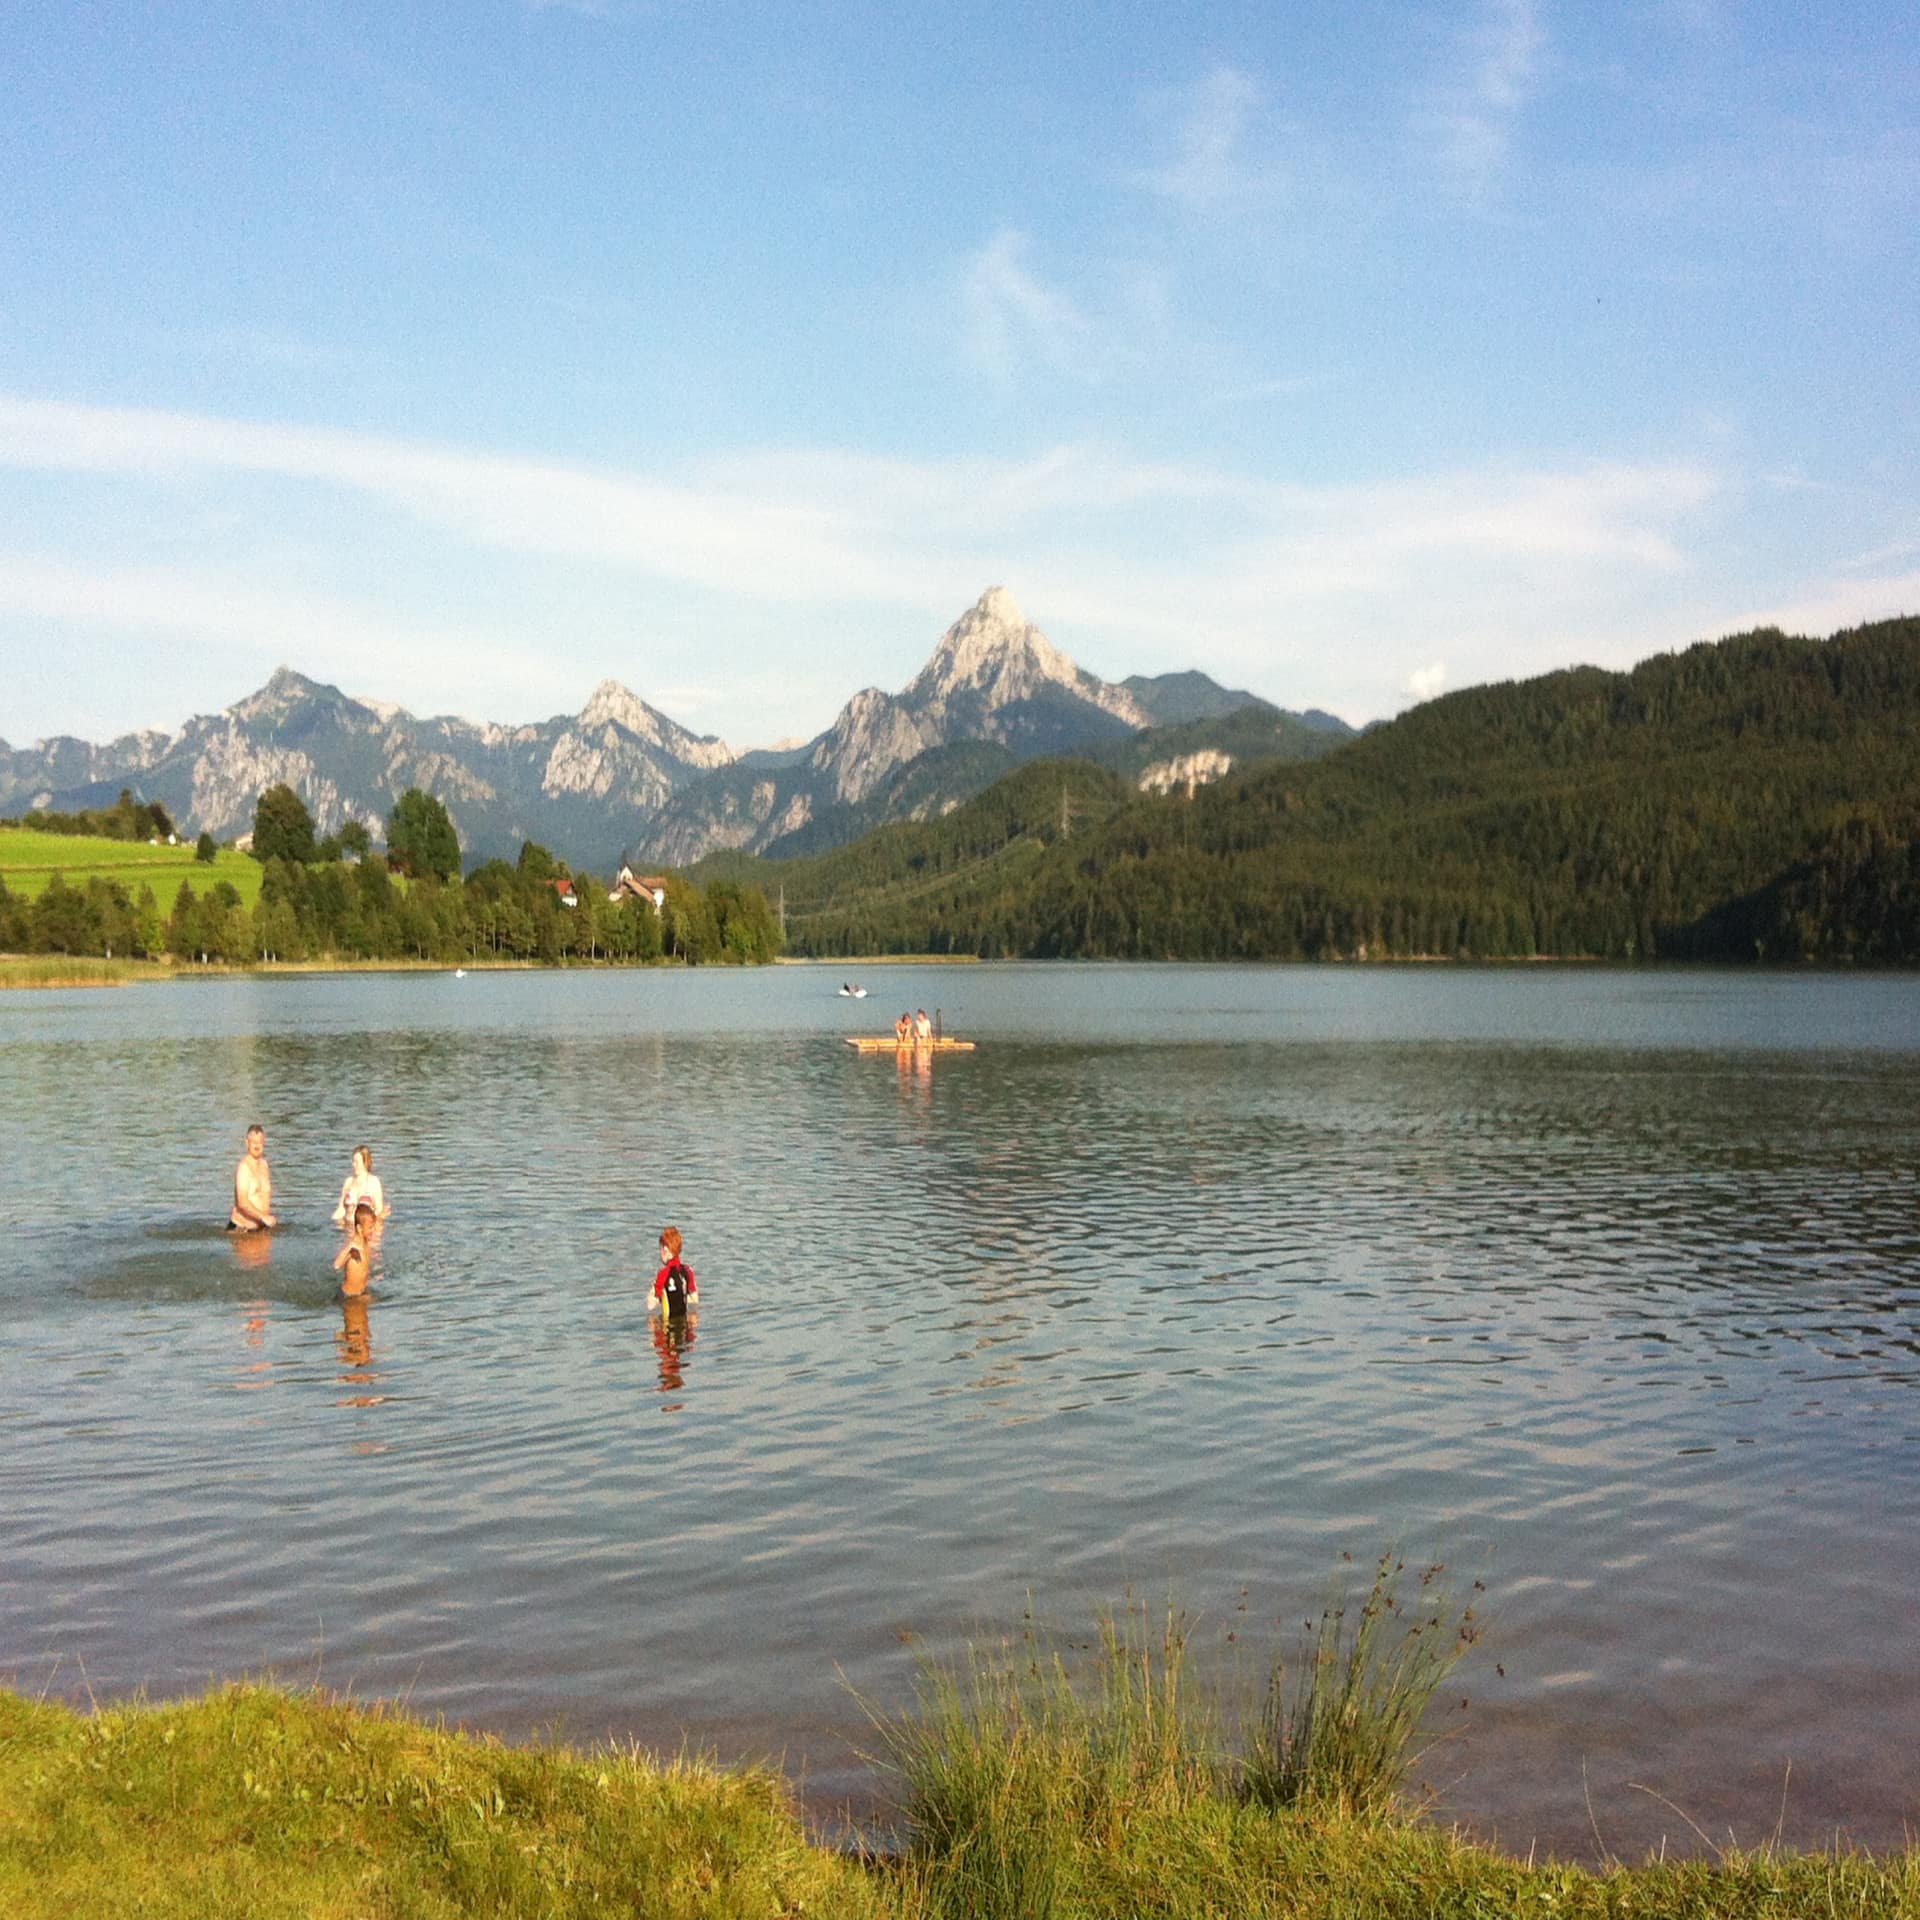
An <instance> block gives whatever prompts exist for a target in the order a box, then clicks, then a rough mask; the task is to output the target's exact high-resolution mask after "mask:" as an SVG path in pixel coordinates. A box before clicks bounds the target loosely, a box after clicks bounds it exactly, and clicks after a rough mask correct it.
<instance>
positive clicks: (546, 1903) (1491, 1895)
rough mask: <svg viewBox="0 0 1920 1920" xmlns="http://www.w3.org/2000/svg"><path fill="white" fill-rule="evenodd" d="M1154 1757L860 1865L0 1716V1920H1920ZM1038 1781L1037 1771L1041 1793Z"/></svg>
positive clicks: (669, 1793)
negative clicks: (1268, 1801)
mask: <svg viewBox="0 0 1920 1920" xmlns="http://www.w3.org/2000/svg"><path fill="white" fill-rule="evenodd" d="M1103 1725H1104V1731H1105V1732H1106V1733H1108V1734H1111V1733H1112V1731H1113V1728H1112V1725H1111V1723H1110V1722H1109V1723H1103ZM1101 1730H1102V1729H1101V1728H1100V1727H1092V1726H1089V1727H1082V1728H1081V1729H1080V1734H1081V1735H1083V1736H1084V1735H1087V1734H1090V1733H1092V1734H1098V1733H1099V1732H1100V1731H1101ZM953 1731H954V1730H953V1729H952V1728H951V1727H948V1726H945V1725H943V1724H941V1723H940V1722H938V1721H937V1720H936V1721H935V1722H933V1723H931V1725H930V1727H929V1728H928V1729H925V1730H923V1738H925V1737H928V1736H929V1735H930V1736H931V1737H932V1738H934V1739H935V1740H936V1741H937V1742H938V1752H939V1754H940V1756H942V1757H943V1758H944V1760H945V1761H946V1762H953V1761H956V1760H957V1761H959V1762H960V1763H961V1764H963V1765H970V1764H971V1762H972V1760H973V1758H975V1757H977V1756H974V1755H969V1754H966V1753H956V1752H955V1751H954V1749H953V1748H952V1747H951V1745H950V1742H951V1739H952V1735H953ZM1030 1731H1034V1729H1030ZM1056 1731H1057V1730H1056ZM932 1753H933V1749H928V1754H929V1755H931V1754H932ZM1168 1757H1169V1756H1166V1755H1161V1756H1159V1757H1157V1758H1156V1756H1155V1755H1154V1754H1153V1753H1152V1752H1149V1751H1142V1750H1139V1749H1132V1748H1129V1749H1127V1750H1125V1751H1118V1752H1116V1751H1114V1750H1111V1749H1109V1748H1104V1747H1102V1746H1101V1745H1100V1744H1099V1741H1098V1740H1097V1739H1096V1741H1095V1743H1094V1744H1092V1745H1084V1746H1082V1747H1080V1748H1079V1749H1078V1750H1077V1751H1069V1750H1063V1749H1062V1748H1061V1747H1059V1746H1058V1745H1057V1744H1050V1743H1049V1741H1048V1740H1047V1739H1045V1738H1042V1739H1041V1740H1040V1741H1039V1742H1038V1743H1037V1744H1036V1745H1035V1746H1034V1747H1033V1748H1032V1749H1031V1750H1030V1751H1029V1752H1028V1753H1027V1754H1026V1755H1025V1756H1024V1758H1022V1757H1020V1756H1013V1755H1009V1756H1008V1758H1009V1759H1010V1760H1012V1762H1013V1771H1011V1772H1003V1773H1002V1775H1001V1776H1000V1777H999V1782H998V1784H999V1791H998V1792H997V1793H996V1794H994V1795H993V1796H991V1797H990V1798H989V1799H988V1800H987V1801H986V1802H983V1803H981V1804H979V1805H969V1804H967V1803H965V1802H963V1801H960V1800H954V1799H949V1800H948V1801H946V1802H944V1803H939V1804H931V1805H930V1804H929V1803H927V1801H926V1800H925V1797H924V1795H925V1790H926V1788H927V1786H928V1784H929V1783H928V1782H927V1781H926V1780H925V1779H924V1778H923V1779H921V1780H920V1782H919V1783H918V1786H914V1784H913V1783H912V1782H911V1781H910V1783H909V1784H910V1788H911V1790H910V1792H909V1795H908V1802H909V1812H910V1814H911V1815H912V1817H913V1822H914V1824H913V1829H912V1840H911V1844H910V1845H909V1846H908V1847H907V1848H906V1849H905V1850H904V1851H903V1852H900V1853H898V1854H888V1855H872V1856H868V1857H865V1858H861V1857H858V1856H854V1855H850V1854H848V1853H847V1852H846V1851H844V1850H839V1849H835V1848H832V1847H828V1846H825V1845H822V1844H820V1843H818V1842H817V1841H815V1840H813V1839H811V1838H810V1837H809V1836H808V1834H807V1832H806V1829H805V1827H804V1825H803V1823H802V1821H801V1818H800V1816H799V1814H798V1812H797V1810H796V1805H795V1801H794V1797H793V1794H792V1790H791V1788H790V1787H789V1786H788V1784H787V1783H786V1782H785V1781H784V1780H782V1779H781V1778H780V1777H779V1775H778V1774H776V1773H774V1772H772V1771H771V1770H769V1769H765V1768H749V1769H742V1770H735V1771H727V1770H722V1769H720V1768H718V1767H716V1766H713V1765H711V1764H709V1763H707V1762H705V1761H703V1760H700V1759H698V1758H693V1757H689V1756H686V1755H681V1756H679V1757H676V1758H666V1759H660V1758H654V1757H650V1756H648V1755H645V1754H643V1753H641V1752H639V1751H637V1750H634V1749H629V1748H618V1749H598V1750H589V1751H575V1750H570V1749H567V1748H564V1747H555V1746H529V1747H514V1746H506V1745H503V1744H501V1743H500V1742H498V1741H496V1740H493V1739H489V1738H486V1737H484V1736H479V1735H472V1734H465V1733H460V1732H453V1731H449V1730H447V1729H446V1728H444V1727H441V1726H431V1725H428V1724H426V1723H424V1722H422V1721H419V1720H416V1719H413V1718H410V1717H408V1716H407V1715H405V1714H404V1713H402V1712H399V1711H396V1710H394V1709H392V1708H389V1707H387V1706H384V1705H381V1704H368V1705H358V1704H353V1703H350V1702H346V1701H342V1700H340V1699H337V1698H331V1697H328V1696H325V1695H322V1694H318V1693H312V1692H291V1691H285V1690H281V1689H278V1688H274V1687H269V1686H258V1685H244V1686H227V1687H221V1688H219V1689H217V1690H216V1691H214V1692H212V1693H210V1694H208V1695H206V1696H204V1697H202V1698H200V1699H197V1700H190V1701H179V1702H172V1703H166V1704H154V1705H149V1704H144V1703H142V1704H134V1705H121V1706H102V1707H97V1708H95V1709H94V1710H93V1711H91V1712H81V1711H76V1710H74V1709H71V1708H68V1707H65V1706H60V1705H54V1704H50V1703H48V1702H45V1701H35V1700H30V1699H27V1698H24V1697H23V1696H21V1695H19V1694H15V1693H8V1692H3V1691H0V1911H5V1912H6V1913H8V1914H9V1915H12V1916H16V1917H17V1920H91V1917H92V1916H96V1915H98V1916H106V1915H114V1916H118V1915H121V1914H125V1913H129V1912H139V1913H142V1914H153V1915H179V1916H182V1917H183V1920H184V1917H185V1916H189V1915H191V1916H196V1917H197V1916H200V1915H206V1914H257V1915H276V1916H278V1915H287V1916H292V1915H302V1916H307V1915H339V1916H343V1917H344V1916H346V1915H361V1914H382V1915H389V1914H390V1915H396V1916H398V1915H407V1916H430V1915H434V1916H437V1915H453V1914H486V1915H496V1914H500V1915H519V1914H526V1915H534V1914H540V1915H556V1914H574V1913H581V1914H585V1913H589V1912H596V1913H606V1912H622V1913H646V1914H661V1915H673V1916H680V1915H685V1916H688V1917H689V1920H691V1917H692V1916H694V1915H703V1916H704V1915H742V1916H744V1915H747V1914H756V1915H792V1916H800V1915H829V1916H846V1917H847V1920H961V1916H967V1917H968V1920H996V1916H1002V1915H1004V1916H1007V1917H1008V1920H1013V1916H1021V1917H1022V1920H1026V1917H1028V1916H1031V1920H1075V1917H1077V1916H1082V1915H1084V1916H1087V1920H1092V1916H1095V1915H1109V1914H1115V1915H1117V1914H1132V1913H1142V1914H1156V1915H1164V1916H1169V1917H1170V1920H1171V1917H1174V1916H1178V1917H1180V1920H1185V1917H1186V1916H1193V1917H1194V1920H1199V1916H1201V1915H1206V1916H1211V1917H1215V1920H1219V1917H1222V1916H1228V1915H1241V1914H1244V1915H1248V1916H1252V1915H1262V1916H1287V1917H1289V1920H1294V1917H1297V1920H1307V1916H1332V1915H1341V1916H1345V1917H1346V1920H1372V1917H1373V1916H1380V1917H1381V1920H1388V1917H1391V1920H1414V1916H1416V1915H1417V1916H1427V1915H1457V1916H1460V1917H1461V1920H1468V1916H1474V1917H1476V1920H1477V1917H1479V1916H1491V1915H1526V1916H1534V1915H1537V1916H1540V1917H1541V1920H1546V1917H1547V1916H1567V1915H1574V1916H1595V1917H1596V1920H1598V1916H1609V1920H1625V1917H1626V1916H1654V1915H1661V1916H1674V1917H1675V1920H1696V1917H1697V1920H1707V1916H1715V1917H1716V1920H1718V1917H1720V1916H1730V1915H1742V1916H1744V1915H1753V1916H1756V1920H1758V1916H1761V1915H1765V1916H1768V1917H1769V1920H1778V1917H1782V1916H1784V1917H1785V1920H1798V1917H1799V1916H1803V1915H1804V1916H1812V1915H1816V1914H1817V1915H1820V1916H1823V1920H1824V1917H1827V1916H1832V1915H1836V1914H1844V1915H1854V1916H1862V1917H1863V1920H1867V1917H1871V1920H1877V1917H1878V1916H1881V1915H1885V1916H1889V1917H1891V1916H1895V1915H1911V1914H1914V1913H1916V1912H1920V1853H1916V1852H1913V1851H1909V1852H1907V1853H1905V1854H1901V1855H1897V1856H1894V1857H1892V1858H1887V1859H1876V1858H1873V1857H1870V1856H1867V1855H1864V1854H1858V1853H1851V1852H1844V1851H1835V1852H1831V1853H1785V1852H1775V1851H1772V1850H1760V1851H1754V1852H1745V1853H1737V1854H1736V1853H1733V1852H1731V1851H1729V1852H1726V1853H1723V1854H1721V1855H1720V1856H1719V1857H1718V1858H1716V1859H1711V1860H1704V1861H1677V1860H1673V1861H1665V1862H1655V1863H1648V1864H1645V1865H1642V1866H1637V1867H1624V1866H1621V1867H1614V1868H1611V1869H1609V1870H1607V1871H1605V1872H1594V1871H1589V1870H1587V1869H1585V1868H1580V1867H1574V1866H1566V1865H1562V1864H1558V1863H1551V1862H1549V1863H1528V1864H1522V1863H1521V1862H1518V1861H1516V1860H1512V1859H1509V1858H1506V1857H1504V1856H1502V1855H1499V1854H1496V1853H1494V1852H1492V1851H1490V1850H1488V1849H1485V1848H1482V1847H1478V1846H1475V1845H1472V1844H1470V1843H1468V1842H1466V1841H1465V1840H1463V1839H1461V1838H1460V1837H1459V1836H1457V1835H1455V1834H1451V1833H1447V1832H1444V1831H1442V1830H1439V1829H1436V1828H1433V1827H1431V1826H1428V1825H1425V1824H1422V1823H1420V1822H1418V1821H1415V1820H1412V1819H1409V1818H1403V1817H1398V1816H1389V1817H1386V1818H1379V1817H1367V1816H1365V1815H1361V1814H1358V1813H1355V1812H1352V1811H1348V1810H1343V1809H1341V1808H1338V1807H1336V1806H1329V1805H1315V1804H1305V1805H1299V1806H1294V1807H1289V1808H1267V1807H1262V1806H1259V1805H1256V1804H1251V1803H1248V1802H1247V1801H1245V1800H1236V1799H1234V1798H1232V1797H1229V1796H1227V1795H1225V1794H1223V1793H1221V1792H1219V1791H1218V1790H1217V1789H1210V1788H1209V1787H1208V1786H1207V1784H1206V1783H1205V1781H1203V1780H1201V1779H1199V1778H1198V1777H1196V1778H1193V1779H1191V1780H1188V1781H1186V1782H1184V1784H1181V1783H1175V1782H1173V1781H1172V1778H1171V1775H1169V1774H1168V1772H1167V1769H1166V1761H1167V1759H1168ZM1063 1760H1064V1761H1066V1762H1067V1763H1068V1764H1067V1766H1066V1770H1065V1771H1064V1772H1062V1771H1060V1763H1061V1762H1062V1761H1063ZM1029 1763H1038V1769H1037V1770H1035V1771H1033V1772H1032V1774H1031V1777H1027V1776H1026V1775H1025V1774H1024V1773H1023V1771H1022V1770H1023V1768H1026V1767H1027V1766H1028V1764H1029ZM1036 1789H1039V1791H1037V1792H1036ZM963 1810H964V1814H965V1817H964V1819H962V1820H960V1821H958V1822H955V1821H953V1820H952V1819H951V1818H950V1816H952V1815H953V1814H955V1813H956V1812H961V1811H963ZM943 1815H945V1816H949V1817H948V1818H946V1819H945V1820H944V1823H943V1817H942V1816H943Z"/></svg>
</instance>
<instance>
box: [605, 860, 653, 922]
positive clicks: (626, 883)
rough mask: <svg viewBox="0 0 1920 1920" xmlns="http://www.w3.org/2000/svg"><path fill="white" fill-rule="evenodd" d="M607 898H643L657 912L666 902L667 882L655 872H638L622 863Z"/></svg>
mask: <svg viewBox="0 0 1920 1920" xmlns="http://www.w3.org/2000/svg"><path fill="white" fill-rule="evenodd" d="M607 898H608V899H609V900H644V901H646V903H647V904H648V905H649V906H650V907H652V909H653V910H654V912H655V913H658V912H659V911H660V910H661V909H662V908H663V907H664V906H665V905H666V904H667V883H666V882H665V881H664V880H662V879H661V878H660V877H659V876H658V875H657V874H639V873H635V872H634V870H633V869H632V868H631V867H629V866H626V865H622V867H621V869H620V871H619V873H618V874H617V875H616V876H615V879H614V882H613V891H612V892H611V893H610V894H608V895H607Z"/></svg>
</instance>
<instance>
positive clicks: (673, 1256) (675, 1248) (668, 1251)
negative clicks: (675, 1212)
mask: <svg viewBox="0 0 1920 1920" xmlns="http://www.w3.org/2000/svg"><path fill="white" fill-rule="evenodd" d="M680 1247H681V1240H680V1229H679V1228H678V1227H662V1228H661V1229H660V1251H661V1252H662V1253H663V1254H664V1255H665V1256H666V1257H667V1259H669V1260H678V1259H679V1258H680Z"/></svg>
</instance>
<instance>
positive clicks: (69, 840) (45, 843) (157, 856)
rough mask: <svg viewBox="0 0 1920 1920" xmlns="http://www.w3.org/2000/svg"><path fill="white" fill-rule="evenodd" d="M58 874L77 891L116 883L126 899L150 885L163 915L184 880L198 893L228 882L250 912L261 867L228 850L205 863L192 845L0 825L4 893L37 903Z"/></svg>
mask: <svg viewBox="0 0 1920 1920" xmlns="http://www.w3.org/2000/svg"><path fill="white" fill-rule="evenodd" d="M56 873H57V874H59V875H60V876H61V877H62V878H63V879H64V880H65V881H66V882H67V884H68V885H69V886H75V887H84V886H85V885H86V884H87V882H88V881H89V880H95V879H98V880H116V881H118V882H119V883H120V885H121V886H123V887H125V888H126V890H127V894H128V897H129V898H133V897H135V896H137V895H138V893H139V891H140V889H141V888H142V887H143V886H146V887H151V888H152V889H153V897H154V900H155V901H156V903H157V904H158V906H159V908H160V911H161V912H162V913H171V912H172V911H173V903H174V900H175V898H176V896H177V895H178V894H179V892H180V886H181V883H182V882H183V881H191V882H192V883H193V890H194V892H195V893H197V894H203V893H205V892H206V891H207V890H208V888H210V887H211V886H212V885H213V884H214V883H215V882H216V881H218V880H225V881H228V882H229V883H231V885H232V887H233V889H234V891H235V892H236V893H238V894H239V896H240V902H241V904H242V905H243V906H245V907H248V908H251V907H252V905H253V903H254V902H255V901H256V900H257V899H259V897H260V863H259V862H258V861H257V860H255V859H254V858H253V857H252V856H251V855H250V854H244V853H235V852H233V851H232V850H231V849H230V848H226V847H222V848H221V849H220V851H219V852H218V853H216V854H215V855H214V857H213V861H212V864H211V865H209V864H207V863H205V862H202V861H199V860H196V859H195V858H194V857H193V843H192V842H191V841H183V842H182V843H181V844H180V845H179V846H175V847H169V846H165V845H161V846H157V847H155V846H148V845H147V844H146V843H145V842H143V841H137V840H108V839H105V838H101V837H96V836H94V835H91V834H79V833H42V832H40V831H39V830H38V829H36V828H33V827H0V880H4V881H5V882H6V885H7V890H8V892H10V893H12V894H15V895H17V896H19V897H20V898H22V899H26V900H35V899H38V898H39V896H40V895H41V894H42V893H43V892H44V891H45V890H46V885H47V882H48V881H49V880H51V879H52V878H53V876H54V875H55V874H56Z"/></svg>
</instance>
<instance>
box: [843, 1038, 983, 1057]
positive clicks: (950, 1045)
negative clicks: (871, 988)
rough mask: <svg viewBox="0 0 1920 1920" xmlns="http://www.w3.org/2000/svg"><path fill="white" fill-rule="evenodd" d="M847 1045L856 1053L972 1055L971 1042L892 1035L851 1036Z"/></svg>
mask: <svg viewBox="0 0 1920 1920" xmlns="http://www.w3.org/2000/svg"><path fill="white" fill-rule="evenodd" d="M847 1045H848V1046H850V1047H851V1048H852V1049H853V1050H854V1052H855V1053H971V1052H972V1051H973V1042H972V1041H971V1040H949V1039H946V1038H945V1037H942V1038H940V1039H938V1040H896V1039H895V1038H894V1036H893V1035H892V1034H890V1033H889V1034H871V1033H860V1034H850V1035H849V1036H848V1037H847Z"/></svg>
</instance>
